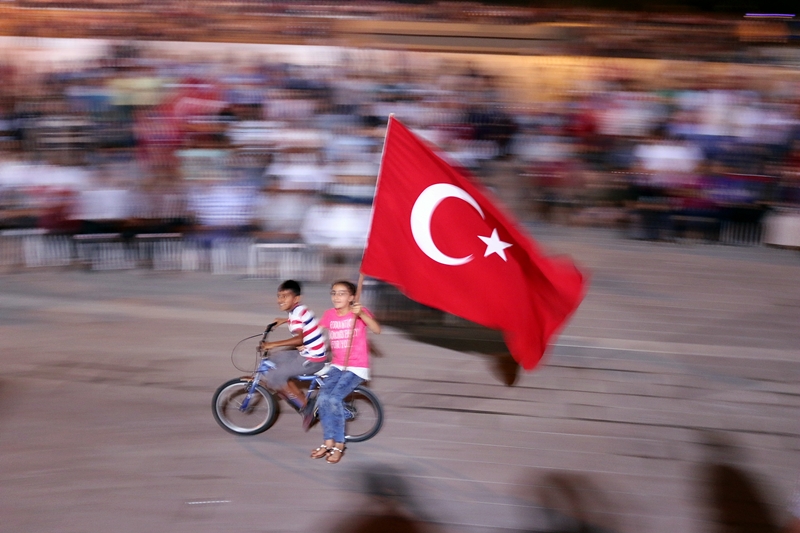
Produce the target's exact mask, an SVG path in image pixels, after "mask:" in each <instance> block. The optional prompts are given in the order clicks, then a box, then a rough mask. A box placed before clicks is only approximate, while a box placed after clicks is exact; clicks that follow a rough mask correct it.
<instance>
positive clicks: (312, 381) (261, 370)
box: [239, 335, 324, 412]
mask: <svg viewBox="0 0 800 533" xmlns="http://www.w3.org/2000/svg"><path fill="white" fill-rule="evenodd" d="M265 338H266V335H265ZM275 366H276V365H275V363H273V362H272V361H270V360H269V358H268V357H263V356H262V358H261V362H260V363H259V364H258V368H256V371H255V372H254V373H253V379H252V381H251V382H250V384H249V385H248V387H247V396H245V398H244V400H243V401H242V405H241V406H240V407H239V410H240V411H242V412H244V411H246V410H247V408H248V406H249V405H250V400H251V399H252V397H253V395H254V394H255V392H256V385H258V383H259V382H260V381H261V378H262V377H264V376H265V375H266V374H267V372H269V371H270V370H272V369H273V368H275ZM323 377H324V376H318V375H316V374H310V375H307V376H295V377H294V378H293V379H296V380H298V381H307V382H309V386H308V392H307V393H306V401H308V399H309V398H310V397H311V394H312V393H313V392H314V391H315V390H317V389H319V388H320V387H321V386H322V379H323Z"/></svg>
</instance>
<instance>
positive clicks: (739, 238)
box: [719, 222, 764, 246]
mask: <svg viewBox="0 0 800 533" xmlns="http://www.w3.org/2000/svg"><path fill="white" fill-rule="evenodd" d="M719 242H720V243H722V244H734V245H739V246H760V245H761V244H762V243H763V242H764V229H763V227H762V224H761V222H722V224H721V225H720V230H719Z"/></svg>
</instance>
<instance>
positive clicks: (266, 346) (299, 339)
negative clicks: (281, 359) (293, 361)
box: [260, 317, 303, 350]
mask: <svg viewBox="0 0 800 533" xmlns="http://www.w3.org/2000/svg"><path fill="white" fill-rule="evenodd" d="M288 321H289V319H288V318H286V317H281V318H276V319H275V323H276V327H277V326H280V325H282V324H286V323H287V322H288ZM301 344H303V334H302V333H301V334H299V335H293V336H292V337H289V338H288V339H283V340H280V341H270V342H262V343H261V345H260V348H261V350H272V349H273V348H279V347H281V346H288V347H290V348H296V347H298V346H300V345H301Z"/></svg>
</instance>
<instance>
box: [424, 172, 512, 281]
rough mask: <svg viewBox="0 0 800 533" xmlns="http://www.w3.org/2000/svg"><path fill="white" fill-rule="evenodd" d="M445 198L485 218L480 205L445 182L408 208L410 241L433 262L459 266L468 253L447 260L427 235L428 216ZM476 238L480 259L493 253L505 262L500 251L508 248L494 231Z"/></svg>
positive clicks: (429, 220) (460, 190) (431, 214)
mask: <svg viewBox="0 0 800 533" xmlns="http://www.w3.org/2000/svg"><path fill="white" fill-rule="evenodd" d="M445 198H458V199H460V200H464V201H465V202H467V203H468V204H469V205H471V206H472V207H474V208H475V210H476V211H477V212H478V213H479V214H480V215H481V218H484V219H485V218H486V217H485V216H484V214H483V210H482V209H481V206H480V205H479V204H478V202H476V201H475V199H474V198H473V197H472V196H470V195H469V193H467V191H465V190H464V189H462V188H460V187H456V186H455V185H451V184H449V183H436V184H434V185H431V186H429V187H427V188H426V189H425V190H424V191H422V193H420V195H419V196H418V197H417V200H416V202H414V207H413V208H412V209H411V234H412V235H413V236H414V241H415V242H416V243H417V246H419V249H420V250H422V252H423V253H424V254H425V255H427V256H428V257H430V258H431V259H433V260H434V261H436V262H437V263H441V264H443V265H449V266H458V265H463V264H465V263H469V262H470V261H472V258H473V255H472V254H470V255H467V256H465V257H451V256H449V255H447V254H445V253H444V252H442V251H441V250H439V248H438V247H437V246H436V243H434V242H433V237H432V236H431V217H433V212H434V211H435V210H436V208H437V207H438V206H439V204H440V203H442V200H444V199H445ZM478 238H479V239H481V240H482V241H483V242H484V243H485V244H486V252H485V253H484V254H483V256H484V257H487V256H489V255H491V254H493V253H496V254H497V255H499V256H500V257H501V258H503V261H506V260H507V259H506V253H505V251H504V250H505V249H506V248H508V247H509V246H511V245H510V244H509V243H507V242H503V241H501V240H500V237H499V236H498V234H497V229H496V228H495V229H494V231H493V232H492V234H491V236H489V237H483V236H480V235H478Z"/></svg>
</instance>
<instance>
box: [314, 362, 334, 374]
mask: <svg viewBox="0 0 800 533" xmlns="http://www.w3.org/2000/svg"><path fill="white" fill-rule="evenodd" d="M330 369H331V364H330V363H325V366H323V367H322V368H320V369H319V370H317V371H316V372H314V375H315V376H320V377H322V376H326V375H328V370H330Z"/></svg>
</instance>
